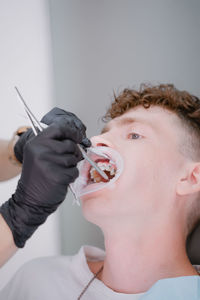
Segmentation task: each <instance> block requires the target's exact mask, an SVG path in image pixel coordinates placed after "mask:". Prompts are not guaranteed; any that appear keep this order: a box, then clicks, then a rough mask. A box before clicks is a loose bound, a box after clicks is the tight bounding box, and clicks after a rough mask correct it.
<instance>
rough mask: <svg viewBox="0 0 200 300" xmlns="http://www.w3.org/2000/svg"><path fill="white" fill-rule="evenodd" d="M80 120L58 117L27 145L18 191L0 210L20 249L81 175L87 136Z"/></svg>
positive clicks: (73, 117)
mask: <svg viewBox="0 0 200 300" xmlns="http://www.w3.org/2000/svg"><path fill="white" fill-rule="evenodd" d="M74 120H76V121H74ZM77 120H78V119H77V118H75V116H74V115H73V116H72V117H71V116H69V117H66V116H65V117H62V118H59V119H58V120H56V122H54V123H53V124H52V125H50V126H49V127H48V128H46V129H44V131H43V132H41V133H39V134H38V136H36V137H33V138H31V139H30V140H29V141H28V142H27V143H26V145H25V146H24V150H23V152H24V153H23V167H22V174H21V178H20V180H19V182H18V186H17V189H16V192H15V194H14V195H12V198H11V199H9V200H8V201H7V202H5V203H4V204H3V205H2V206H1V207H0V213H1V214H2V216H3V217H4V219H5V221H6V222H7V224H8V226H9V227H10V229H11V231H12V233H13V237H14V241H15V244H16V246H17V247H23V246H24V244H25V242H26V240H27V239H28V238H29V237H30V236H31V235H32V234H33V232H34V231H35V230H36V229H37V227H38V226H39V225H40V224H42V223H44V222H45V220H46V218H47V217H48V215H49V214H51V213H52V212H54V211H55V210H56V208H57V207H58V205H59V204H60V203H61V202H62V201H63V200H64V199H65V196H66V193H67V188H68V185H69V184H70V183H72V182H73V181H74V180H75V179H76V177H77V176H78V169H77V168H76V165H77V163H78V162H79V161H80V160H81V159H82V156H81V153H80V150H79V149H78V146H77V143H81V142H82V140H83V139H84V138H85V137H86V136H85V129H86V128H85V126H84V125H83V124H82V123H81V121H80V120H78V121H77ZM75 124H76V126H75ZM88 144H89V142H88Z"/></svg>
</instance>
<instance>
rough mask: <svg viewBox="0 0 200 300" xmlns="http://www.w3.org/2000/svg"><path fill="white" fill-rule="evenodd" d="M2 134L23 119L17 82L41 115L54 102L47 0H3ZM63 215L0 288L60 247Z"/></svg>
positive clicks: (2, 273) (5, 272) (16, 260)
mask: <svg viewBox="0 0 200 300" xmlns="http://www.w3.org/2000/svg"><path fill="white" fill-rule="evenodd" d="M0 45H1V46H0V99H1V100H0V101H1V124H0V138H5V139H6V138H10V137H11V135H12V133H13V132H14V131H15V130H16V128H18V127H19V126H21V125H24V124H28V122H27V121H26V119H24V118H23V116H22V115H24V113H23V109H22V106H20V104H19V102H18V100H17V97H16V94H15V91H14V86H15V85H17V86H18V87H19V89H20V91H21V92H22V94H23V96H24V98H25V99H26V100H27V103H28V104H30V107H31V108H32V110H33V112H34V113H35V115H36V116H38V117H41V116H42V115H43V114H45V113H46V112H47V111H48V110H49V109H51V108H52V107H53V73H52V53H51V35H50V26H49V7H48V1H46V0H29V1H27V0H17V1H13V0H0ZM16 184H17V178H15V179H13V180H10V181H8V182H5V183H1V184H0V201H1V203H3V202H4V201H6V200H7V199H8V198H9V197H10V195H11V194H12V193H13V192H14V190H15V187H16ZM58 226H59V224H58V215H57V214H56V215H54V216H52V217H50V218H49V220H48V221H47V222H46V224H45V225H43V226H42V227H41V228H40V229H39V230H38V231H37V232H36V233H35V235H34V236H33V237H32V238H31V239H30V240H29V241H28V242H27V245H26V247H25V248H24V249H22V250H19V251H18V253H17V254H16V255H15V256H14V257H13V258H12V259H11V260H10V261H9V262H8V263H7V264H6V265H5V266H4V267H3V268H2V269H1V270H0V288H1V287H2V286H3V285H4V284H5V283H6V282H7V280H8V279H9V278H10V277H11V276H12V274H13V273H14V272H15V270H16V269H18V267H19V266H20V265H21V264H22V263H23V262H25V261H27V260H30V259H31V258H33V257H37V256H44V255H54V254H57V253H59V249H60V246H59V230H58Z"/></svg>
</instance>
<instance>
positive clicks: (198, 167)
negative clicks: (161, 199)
mask: <svg viewBox="0 0 200 300" xmlns="http://www.w3.org/2000/svg"><path fill="white" fill-rule="evenodd" d="M199 191H200V163H193V164H191V165H190V166H189V168H188V169H187V172H186V174H185V176H183V177H182V178H180V180H179V182H178V184H177V189H176V192H177V194H178V195H180V196H185V195H189V194H193V193H196V192H199Z"/></svg>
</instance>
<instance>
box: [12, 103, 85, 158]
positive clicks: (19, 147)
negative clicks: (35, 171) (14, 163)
mask: <svg viewBox="0 0 200 300" xmlns="http://www.w3.org/2000/svg"><path fill="white" fill-rule="evenodd" d="M63 118H65V119H66V120H67V121H68V122H70V123H73V125H74V127H75V128H76V129H77V130H80V132H81V134H82V135H83V140H82V141H81V142H80V144H82V145H83V146H84V147H85V148H86V147H90V146H91V142H90V140H88V138H86V135H85V131H86V127H85V125H84V124H83V123H82V122H81V121H80V120H79V119H78V118H77V116H76V115H75V114H73V113H71V112H67V111H65V110H63V109H60V108H58V107H55V108H53V109H52V110H51V111H50V112H48V113H47V114H46V115H45V116H44V117H43V118H42V120H41V122H42V123H44V124H46V125H50V124H53V123H57V122H59V120H61V119H63ZM34 136H35V135H34V133H33V131H32V129H29V130H28V131H26V132H25V133H23V134H22V135H21V137H20V138H19V140H18V141H17V143H16V144H15V147H14V152H15V156H16V158H17V159H18V160H19V162H21V163H22V162H23V151H24V146H25V144H26V143H27V141H29V140H30V139H32V138H33V137H34Z"/></svg>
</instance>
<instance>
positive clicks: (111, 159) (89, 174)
mask: <svg viewBox="0 0 200 300" xmlns="http://www.w3.org/2000/svg"><path fill="white" fill-rule="evenodd" d="M87 155H88V156H89V157H90V158H91V159H92V160H93V161H95V162H96V163H97V165H98V166H99V167H100V168H101V169H102V170H103V171H104V172H105V173H106V174H107V175H108V174H109V176H108V177H109V179H108V180H105V179H103V178H102V177H101V176H100V175H99V174H98V175H97V174H96V173H95V170H93V169H92V167H91V166H90V165H89V164H88V162H87V161H86V160H85V159H84V160H82V161H81V162H80V163H79V164H78V170H79V177H78V178H77V179H76V180H75V182H74V183H72V184H71V185H70V186H71V189H72V190H73V193H74V195H75V197H76V199H77V200H78V199H80V198H81V196H84V195H87V194H91V193H94V192H96V191H99V190H101V189H104V188H108V187H109V186H111V185H112V184H113V183H114V182H115V181H116V180H117V179H118V178H119V176H120V175H121V173H122V171H123V167H124V164H123V159H122V157H121V155H120V154H119V153H118V152H117V151H116V150H114V149H112V148H109V147H91V148H88V149H87ZM76 203H77V204H79V202H78V201H76Z"/></svg>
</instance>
